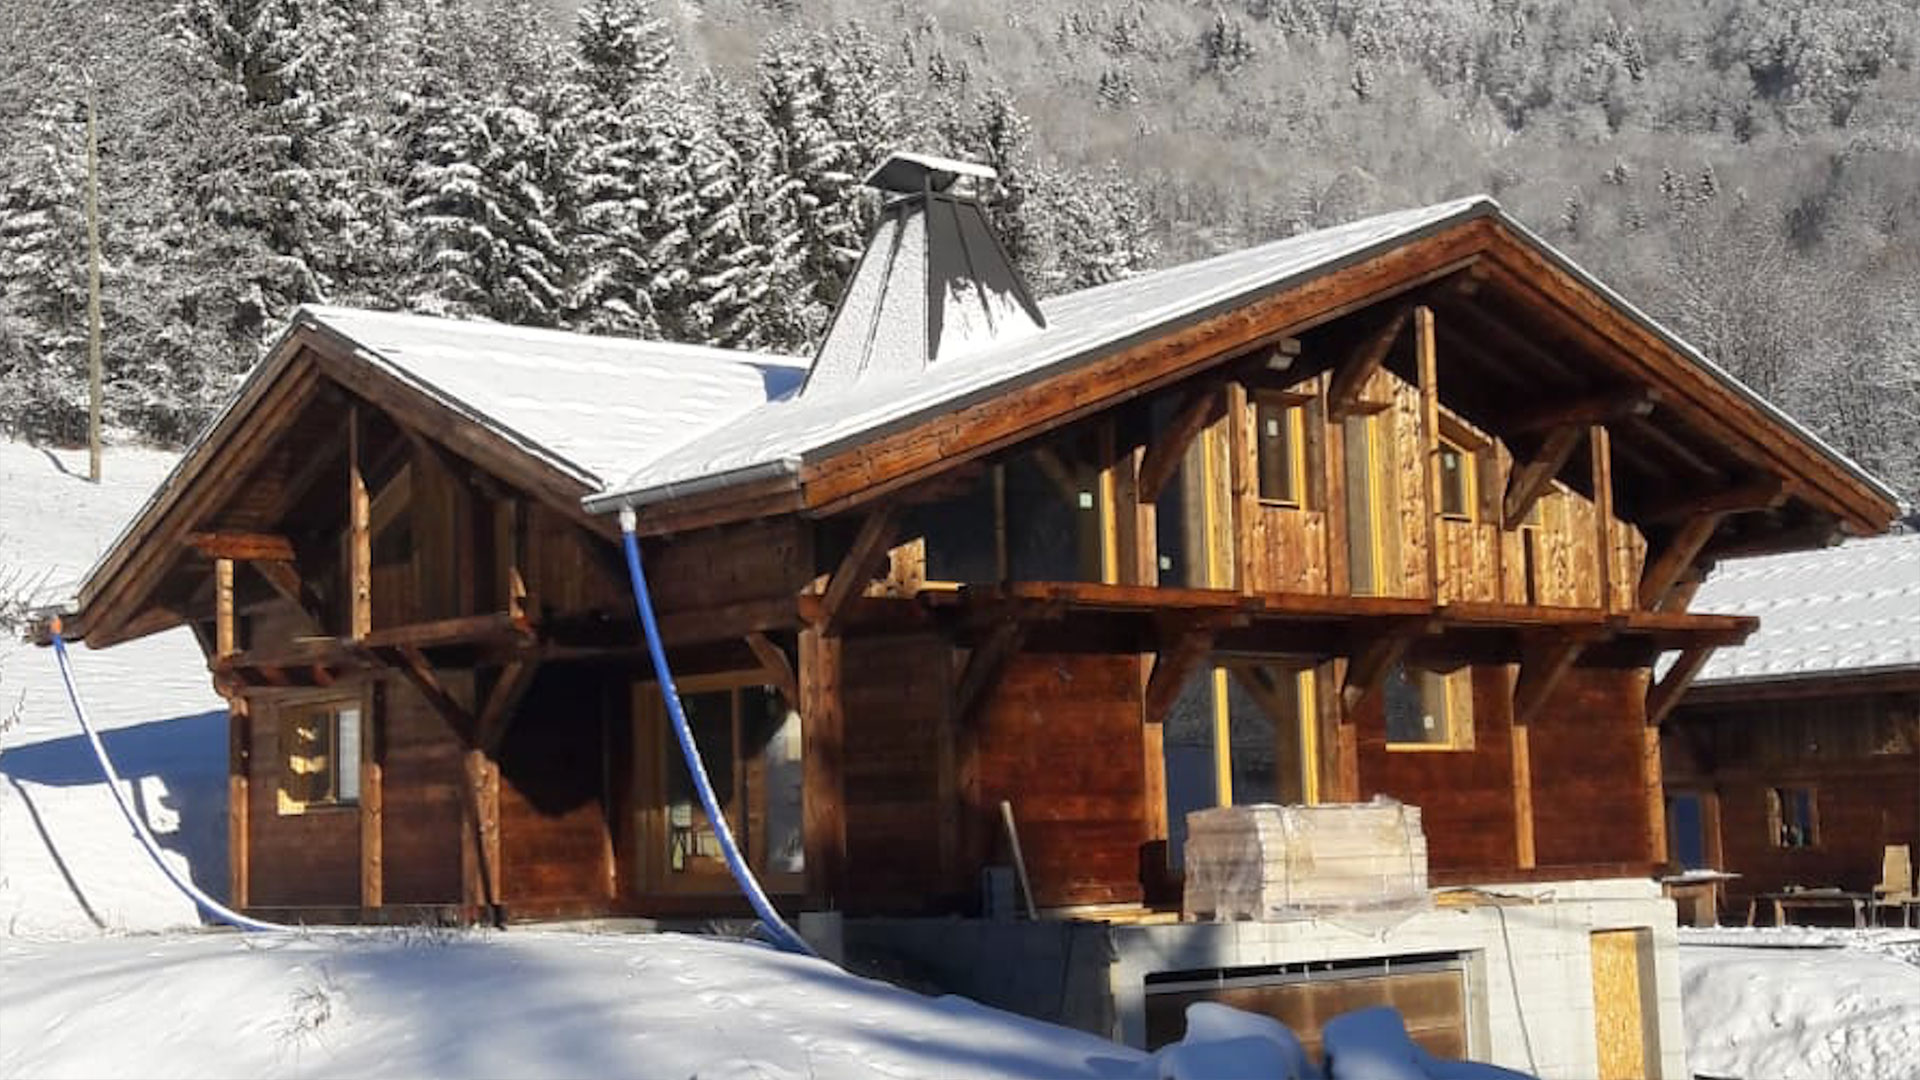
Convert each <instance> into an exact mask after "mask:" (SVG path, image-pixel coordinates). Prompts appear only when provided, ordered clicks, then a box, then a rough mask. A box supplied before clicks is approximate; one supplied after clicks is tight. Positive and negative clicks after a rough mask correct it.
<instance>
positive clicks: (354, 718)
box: [335, 705, 360, 803]
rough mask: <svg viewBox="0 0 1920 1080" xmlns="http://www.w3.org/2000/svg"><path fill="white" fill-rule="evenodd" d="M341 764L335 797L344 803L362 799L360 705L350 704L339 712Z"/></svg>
mask: <svg viewBox="0 0 1920 1080" xmlns="http://www.w3.org/2000/svg"><path fill="white" fill-rule="evenodd" d="M337 729H338V731H339V733H340V739H339V743H338V756H339V764H338V767H337V768H336V769H335V776H336V777H337V781H336V790H335V797H336V798H338V799H339V800H340V801H341V802H343V803H350V802H359V801H360V707H359V706H357V705H349V706H346V707H345V708H342V709H341V710H340V711H339V713H338V714H337Z"/></svg>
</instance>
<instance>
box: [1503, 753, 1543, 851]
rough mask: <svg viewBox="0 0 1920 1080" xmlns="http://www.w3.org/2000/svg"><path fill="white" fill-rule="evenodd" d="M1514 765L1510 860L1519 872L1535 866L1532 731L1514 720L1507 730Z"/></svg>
mask: <svg viewBox="0 0 1920 1080" xmlns="http://www.w3.org/2000/svg"><path fill="white" fill-rule="evenodd" d="M1507 735H1508V739H1509V743H1508V756H1509V757H1510V758H1511V759H1512V762H1513V789H1512V790H1513V860H1514V865H1516V866H1518V867H1519V868H1520V869H1522V870H1531V869H1533V868H1534V867H1535V866H1536V865H1538V856H1537V854H1536V853H1535V847H1534V829H1533V732H1532V730H1531V729H1530V728H1528V727H1527V725H1525V724H1523V723H1521V722H1520V721H1519V719H1518V718H1517V717H1516V718H1515V720H1514V723H1513V727H1512V728H1511V729H1509V730H1508V733H1507Z"/></svg>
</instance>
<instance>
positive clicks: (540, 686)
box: [499, 665, 626, 912]
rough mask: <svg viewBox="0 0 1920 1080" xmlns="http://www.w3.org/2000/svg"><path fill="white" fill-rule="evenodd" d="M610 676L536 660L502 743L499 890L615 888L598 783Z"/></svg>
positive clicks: (539, 901) (522, 896) (564, 894)
mask: <svg viewBox="0 0 1920 1080" xmlns="http://www.w3.org/2000/svg"><path fill="white" fill-rule="evenodd" d="M625 698H626V691H625V683H624V681H621V682H618V683H612V682H609V680H608V679H607V678H606V677H604V676H600V675H596V673H595V672H593V671H592V670H591V669H575V668H569V667H566V666H562V665H551V666H548V667H545V668H543V669H541V672H540V674H539V675H537V676H536V677H535V678H534V681H533V685H532V686H531V687H530V688H529V689H528V690H527V695H526V697H525V698H524V699H522V701H521V703H520V709H519V711H518V714H517V715H516V717H515V719H514V722H513V726H512V727H511V728H509V729H508V730H507V734H506V740H505V742H504V743H503V744H502V745H501V748H500V759H499V760H500V857H501V862H502V867H501V883H502V890H503V896H502V899H503V900H504V901H505V903H506V904H507V905H508V910H509V912H511V911H512V908H513V906H514V905H516V904H527V905H552V904H562V903H581V902H592V903H599V904H603V905H604V904H608V903H610V902H611V901H612V899H613V895H614V871H613V865H612V862H611V860H612V858H613V851H612V839H611V835H610V833H609V825H608V813H607V799H606V797H605V795H604V791H605V789H606V786H607V785H606V782H605V777H606V770H607V764H606V763H607V758H606V749H607V746H608V738H609V734H608V731H607V725H608V724H619V725H622V726H624V724H625V723H626V716H625V713H624V711H623V710H621V711H616V705H615V702H617V701H624V700H625Z"/></svg>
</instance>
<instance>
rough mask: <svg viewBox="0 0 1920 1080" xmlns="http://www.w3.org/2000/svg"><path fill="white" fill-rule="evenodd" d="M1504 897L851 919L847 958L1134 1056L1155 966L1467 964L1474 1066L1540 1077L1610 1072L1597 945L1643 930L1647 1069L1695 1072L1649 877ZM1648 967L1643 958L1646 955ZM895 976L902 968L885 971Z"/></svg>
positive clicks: (1674, 956)
mask: <svg viewBox="0 0 1920 1080" xmlns="http://www.w3.org/2000/svg"><path fill="white" fill-rule="evenodd" d="M1482 889H1483V890H1484V892H1485V893H1488V894H1497V895H1498V896H1499V897H1501V898H1504V899H1505V900H1506V902H1504V903H1501V904H1498V905H1496V904H1494V903H1492V902H1491V900H1492V899H1493V897H1486V898H1485V899H1486V900H1487V901H1488V902H1486V903H1481V904H1477V905H1473V906H1460V907H1454V906H1448V907H1439V908H1435V909H1433V910H1429V911H1424V912H1419V913H1416V914H1413V915H1411V916H1410V917H1405V918H1401V919H1398V920H1397V921H1396V920H1394V919H1384V918H1381V917H1377V916H1368V917H1366V918H1346V919H1338V918H1336V919H1312V920H1301V921H1296V922H1260V923H1256V922H1238V923H1173V924H1162V925H1122V924H1113V925H1104V924H1100V923H1068V922H1042V923H1024V922H988V921H983V920H960V919H860V920H848V922H847V924H846V929H845V935H846V943H847V951H848V955H849V958H850V959H852V960H854V961H855V962H856V967H862V966H864V967H868V968H869V969H870V970H872V971H874V973H876V974H880V975H886V976H891V977H901V976H905V978H904V979H903V981H906V982H909V983H914V982H918V983H920V985H922V987H923V988H929V989H931V988H938V989H941V990H945V991H948V992H952V993H960V994H966V995H967V996H969V997H973V998H976V999H978V1000H980V1001H983V1002H986V1003H987V1004H990V1005H995V1006H998V1007H1000V1008H1004V1009H1008V1010H1010V1011H1014V1012H1019V1013H1023V1014H1025V1015H1029V1016H1034V1017H1037V1018H1039V1019H1043V1020H1051V1021H1054V1022H1058V1023H1064V1024H1068V1025H1070V1026H1073V1027H1077V1028H1081V1029H1083V1030H1087V1031H1092V1032H1094V1033H1096V1034H1100V1035H1105V1036H1109V1037H1111V1038H1114V1039H1117V1040H1119V1041H1121V1042H1124V1043H1126V1044H1128V1045H1131V1046H1141V1045H1144V1043H1145V1040H1146V978H1147V976H1148V975H1151V974H1154V973H1156V972H1174V971H1190V970H1207V969H1214V968H1235V967H1258V966H1262V965H1275V964H1299V963H1312V962H1319V961H1345V960H1379V959H1383V958H1392V957H1395V956H1414V955H1420V954H1432V953H1458V954H1461V956H1462V957H1463V959H1464V960H1465V966H1466V975H1467V995H1468V1010H1469V1016H1468V1031H1469V1033H1468V1042H1469V1046H1470V1047H1471V1056H1472V1057H1473V1058H1474V1059H1476V1060H1480V1061H1490V1062H1493V1063H1494V1064H1498V1065H1504V1066H1506V1067H1508V1068H1513V1069H1520V1070H1524V1071H1527V1072H1533V1073H1536V1074H1537V1075H1539V1076H1541V1077H1543V1078H1545V1080H1589V1078H1591V1077H1594V1076H1597V1075H1598V1074H1599V1059H1598V1055H1597V1050H1596V1046H1595V1041H1594V1020H1595V1009H1594V1000H1593V965H1592V952H1591V937H1590V935H1592V934H1593V933H1595V932H1597V931H1607V930H1645V931H1648V941H1649V944H1650V945H1651V950H1650V952H1651V956H1650V959H1651V964H1647V965H1645V966H1643V970H1642V980H1643V981H1642V987H1643V989H1642V997H1643V1000H1644V1002H1645V1003H1646V1006H1647V1010H1648V1028H1649V1030H1648V1031H1647V1037H1648V1042H1649V1044H1650V1053H1649V1063H1650V1064H1651V1065H1652V1070H1651V1074H1652V1075H1654V1076H1661V1077H1674V1078H1681V1077H1685V1076H1687V1075H1688V1074H1687V1065H1686V1040H1685V1037H1684V1030H1683V1028H1682V1019H1681V1013H1680V970H1679V960H1678V953H1677V942H1676V939H1675V934H1674V912H1673V905H1672V903H1671V902H1670V901H1668V900H1666V899H1664V898H1662V897H1661V896H1660V891H1659V887H1658V886H1657V885H1655V884H1654V883H1653V882H1652V881H1646V880H1616V881H1562V882H1552V883H1548V884H1527V885H1487V886H1482ZM1643 963H1644V961H1643ZM889 966H891V967H892V968H893V970H892V971H889V970H888V967H889Z"/></svg>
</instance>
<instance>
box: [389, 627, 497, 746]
mask: <svg viewBox="0 0 1920 1080" xmlns="http://www.w3.org/2000/svg"><path fill="white" fill-rule="evenodd" d="M379 652H380V654H381V655H384V656H390V657H392V658H393V661H394V662H393V669H394V670H395V671H398V672H399V673H400V674H401V676H402V677H403V678H405V679H406V680H407V681H408V682H410V683H412V684H413V687H414V689H416V690H418V691H420V696H421V697H424V698H426V699H427V704H429V705H431V706H433V710H434V711H435V712H437V713H439V714H440V716H441V718H442V719H444V720H446V722H447V723H448V725H449V726H451V727H452V728H453V730H454V731H456V732H458V733H460V734H461V735H463V736H469V737H470V736H472V735H473V734H474V724H473V714H472V713H470V712H468V711H467V707H466V706H465V705H462V704H460V702H459V700H458V699H457V698H455V697H454V696H453V695H452V694H450V693H448V692H447V688H446V687H445V686H444V685H442V683H441V682H440V675H439V673H438V672H436V671H435V670H434V669H433V664H432V662H431V661H429V660H428V659H427V657H426V654H425V653H422V652H421V651H420V650H419V649H418V648H416V647H414V646H412V645H397V646H394V647H392V648H386V649H381V650H379Z"/></svg>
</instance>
